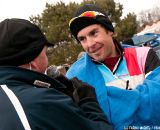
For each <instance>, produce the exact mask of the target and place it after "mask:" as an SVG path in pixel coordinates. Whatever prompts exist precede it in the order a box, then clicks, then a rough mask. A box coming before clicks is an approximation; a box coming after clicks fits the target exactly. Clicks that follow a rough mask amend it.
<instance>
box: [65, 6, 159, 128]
mask: <svg viewBox="0 0 160 130" xmlns="http://www.w3.org/2000/svg"><path fill="white" fill-rule="evenodd" d="M69 27H70V31H71V34H72V35H73V36H74V38H75V39H76V40H77V41H78V42H79V43H80V44H81V45H82V47H83V49H84V51H85V52H86V53H85V55H83V57H81V58H80V59H78V60H77V61H76V62H75V63H74V64H73V65H72V66H71V67H70V69H69V70H68V72H67V74H66V76H67V77H68V78H72V77H77V78H78V79H80V80H82V81H83V82H87V83H88V84H90V85H92V86H93V87H95V90H96V94H97V98H98V101H99V103H100V106H101V108H102V109H103V111H104V113H105V114H106V116H107V119H108V120H109V122H110V123H111V124H113V125H114V128H115V129H119V130H122V129H124V128H126V129H127V128H129V127H130V128H133V126H137V128H140V126H149V127H152V126H156V125H160V114H158V113H160V108H159V106H158V105H160V98H159V94H160V83H159V80H160V67H159V65H160V60H159V59H158V56H157V55H156V53H155V52H154V51H153V50H152V49H150V48H149V47H128V48H124V47H123V46H121V45H120V44H119V43H118V41H116V39H115V38H113V34H114V27H113V26H112V23H111V21H110V20H109V18H108V16H107V14H106V13H105V12H104V11H102V10H101V9H100V8H99V7H98V6H96V5H94V4H86V5H83V6H81V7H80V8H79V9H78V10H77V11H76V13H75V16H74V17H73V18H72V19H71V20H70V22H69Z"/></svg>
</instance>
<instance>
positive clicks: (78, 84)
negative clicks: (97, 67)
mask: <svg viewBox="0 0 160 130" xmlns="http://www.w3.org/2000/svg"><path fill="white" fill-rule="evenodd" d="M71 81H72V84H73V88H75V89H74V91H73V99H74V101H75V102H76V103H77V104H79V105H80V104H81V103H84V102H86V101H89V100H96V93H95V89H94V88H93V87H92V86H90V85H89V84H87V83H84V82H82V81H81V80H78V78H72V79H71Z"/></svg>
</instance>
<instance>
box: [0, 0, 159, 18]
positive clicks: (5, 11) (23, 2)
mask: <svg viewBox="0 0 160 130" xmlns="http://www.w3.org/2000/svg"><path fill="white" fill-rule="evenodd" d="M57 1H59V0H0V21H2V20H3V19H5V18H24V19H29V16H31V15H34V16H35V15H37V14H41V13H42V12H43V10H44V8H45V4H46V2H47V3H50V4H52V3H55V2H57ZM62 1H63V2H65V3H69V1H75V2H78V1H82V0H62ZM115 2H120V3H121V4H123V7H124V9H123V13H124V15H126V14H127V13H128V12H135V13H138V12H139V11H141V10H145V9H150V8H153V6H156V5H158V7H159V6H160V0H115Z"/></svg>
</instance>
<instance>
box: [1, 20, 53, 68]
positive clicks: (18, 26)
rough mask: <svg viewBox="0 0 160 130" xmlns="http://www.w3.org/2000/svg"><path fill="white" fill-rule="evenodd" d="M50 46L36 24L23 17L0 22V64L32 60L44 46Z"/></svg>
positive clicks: (13, 63) (23, 62)
mask: <svg viewBox="0 0 160 130" xmlns="http://www.w3.org/2000/svg"><path fill="white" fill-rule="evenodd" d="M45 45H46V46H52V45H53V44H51V43H49V42H48V41H47V39H46V38H45V36H44V34H43V33H42V32H41V31H40V29H39V28H38V26H36V25H34V24H32V23H31V22H29V21H28V20H24V19H15V18H13V19H5V20H4V21H2V22H1V23H0V66H2V65H11V66H19V65H23V64H25V63H29V62H30V61H32V60H34V59H35V58H36V57H37V56H38V55H39V54H40V53H41V51H42V49H43V48H44V46H45Z"/></svg>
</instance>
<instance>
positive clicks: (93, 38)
mask: <svg viewBox="0 0 160 130" xmlns="http://www.w3.org/2000/svg"><path fill="white" fill-rule="evenodd" d="M112 35H113V32H110V31H108V32H107V31H106V30H105V28H104V27H102V26H101V25H99V24H93V25H90V26H87V27H85V28H83V29H82V30H80V31H79V32H78V35H77V38H78V40H79V41H80V43H81V45H82V47H83V49H84V50H85V51H86V52H87V53H88V54H89V55H90V56H91V57H92V58H93V59H95V60H97V61H104V59H106V58H107V57H114V56H116V49H115V45H114V43H113V40H112Z"/></svg>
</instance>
